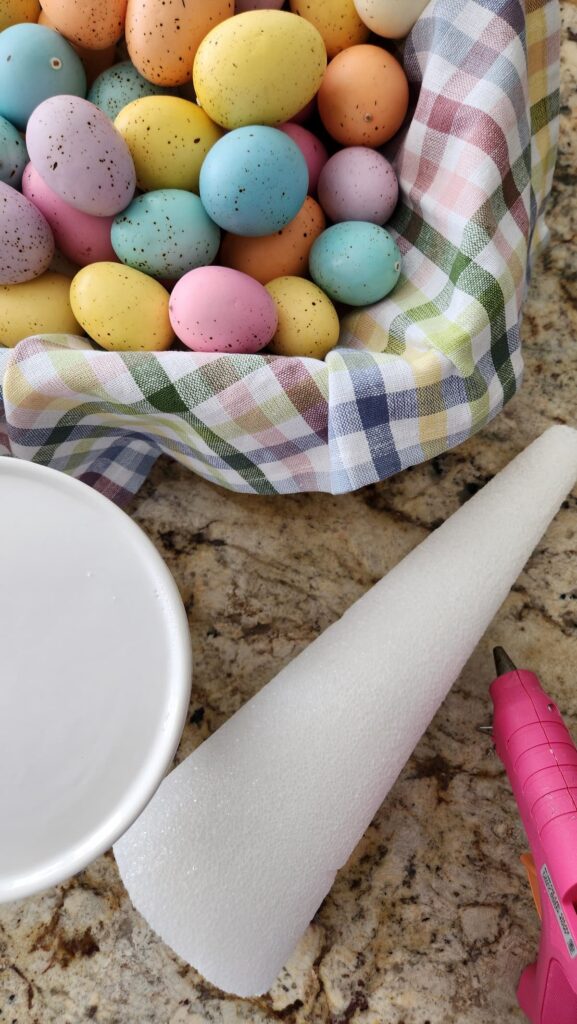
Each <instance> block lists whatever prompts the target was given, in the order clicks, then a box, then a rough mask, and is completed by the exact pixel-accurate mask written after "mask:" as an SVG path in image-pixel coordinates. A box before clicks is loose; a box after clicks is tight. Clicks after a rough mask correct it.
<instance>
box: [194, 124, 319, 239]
mask: <svg viewBox="0 0 577 1024" xmlns="http://www.w3.org/2000/svg"><path fill="white" fill-rule="evenodd" d="M307 186H308V170H307V165H306V162H305V158H304V157H303V155H302V153H301V151H300V149H299V148H298V146H297V145H296V143H294V142H293V141H292V139H289V137H288V136H287V135H285V134H284V133H283V132H280V131H279V130H278V128H269V127H265V126H263V125H251V126H250V127H246V128H237V129H236V131H232V132H229V133H228V134H227V135H224V136H223V138H222V139H220V140H219V141H218V142H217V143H216V145H214V146H213V147H212V149H211V150H210V152H209V153H208V155H207V157H206V159H205V161H204V163H203V165H202V168H201V171H200V198H201V199H202V202H203V205H204V207H205V209H206V211H207V213H208V215H209V217H212V219H213V220H214V221H215V223H216V224H219V225H220V227H222V228H224V229H225V230H226V231H233V232H234V233H235V234H238V235H270V234H271V233H272V232H273V231H280V229H281V228H283V227H284V226H285V224H288V223H289V221H291V220H292V219H293V217H296V215H297V213H298V211H299V210H300V208H301V206H302V204H303V203H304V200H305V196H306V194H307Z"/></svg>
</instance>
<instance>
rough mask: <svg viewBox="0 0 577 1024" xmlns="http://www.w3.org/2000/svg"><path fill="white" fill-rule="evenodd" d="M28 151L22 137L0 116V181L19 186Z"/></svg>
mask: <svg viewBox="0 0 577 1024" xmlns="http://www.w3.org/2000/svg"><path fill="white" fill-rule="evenodd" d="M27 163H28V152H27V150H26V145H25V142H24V139H23V138H22V136H21V135H20V132H18V131H17V130H16V128H15V127H14V125H13V124H10V121H7V120H6V118H5V117H0V181H3V182H5V184H6V185H12V188H20V185H21V184H22V175H23V173H24V168H25V167H26V164H27Z"/></svg>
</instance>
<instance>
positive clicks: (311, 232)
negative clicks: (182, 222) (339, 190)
mask: <svg viewBox="0 0 577 1024" xmlns="http://www.w3.org/2000/svg"><path fill="white" fill-rule="evenodd" d="M325 227H326V222H325V217H324V214H323V211H322V210H321V208H320V206H319V204H318V203H317V202H315V200H314V199H312V197H311V196H307V197H306V199H305V201H304V203H303V205H302V206H301V208H300V210H299V212H298V213H297V215H296V217H294V218H293V219H292V220H291V221H290V223H289V224H287V225H286V227H284V228H281V230H280V231H275V232H274V234H272V235H264V236H261V237H260V238H247V237H246V236H243V235H233V234H228V235H225V237H224V239H223V241H222V245H221V247H220V253H219V256H218V262H219V263H222V264H223V265H224V266H225V267H232V268H233V269H234V270H242V271H243V273H245V274H250V276H251V277H254V278H255V279H256V280H257V281H260V283H261V284H266V283H267V282H268V281H272V279H273V277H285V276H287V275H290V276H300V275H305V274H307V273H308V267H309V253H310V250H311V246H312V244H313V242H314V240H315V238H318V236H319V235H320V233H321V231H324V229H325Z"/></svg>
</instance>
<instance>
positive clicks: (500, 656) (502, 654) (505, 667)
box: [493, 647, 517, 676]
mask: <svg viewBox="0 0 577 1024" xmlns="http://www.w3.org/2000/svg"><path fill="white" fill-rule="evenodd" d="M493 658H494V659H495V669H496V671H497V675H498V676H504V675H506V673H507V672H515V670H516V668H517V666H516V665H514V664H513V662H512V661H511V658H510V657H509V655H508V654H507V651H506V650H504V648H503V647H494V648H493Z"/></svg>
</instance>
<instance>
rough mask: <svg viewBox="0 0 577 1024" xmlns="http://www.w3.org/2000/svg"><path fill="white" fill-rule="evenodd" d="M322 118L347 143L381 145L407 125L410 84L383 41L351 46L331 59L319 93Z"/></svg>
mask: <svg viewBox="0 0 577 1024" xmlns="http://www.w3.org/2000/svg"><path fill="white" fill-rule="evenodd" d="M317 103H318V110H319V114H320V116H321V120H322V122H323V124H324V126H325V128H326V129H327V131H328V132H329V133H330V134H331V135H332V137H333V139H336V140H337V142H340V143H342V144H343V145H344V146H372V147H373V148H374V147H376V146H381V145H382V144H383V143H384V142H387V140H388V139H390V138H391V137H392V136H393V135H394V134H395V132H398V130H399V128H400V127H401V125H402V123H403V121H404V118H405V115H406V113H407V108H408V105H409V84H408V82H407V78H406V75H405V72H404V71H403V69H402V67H401V65H400V64H399V62H398V60H395V58H394V57H393V56H392V55H391V54H390V53H387V51H386V50H382V49H381V48H380V46H371V45H370V44H361V45H359V46H350V47H349V48H348V49H347V50H343V51H342V53H339V54H337V56H336V57H334V58H333V59H332V61H331V62H330V64H329V66H328V68H327V70H326V72H325V76H324V78H323V81H322V83H321V87H320V89H319V92H318V95H317Z"/></svg>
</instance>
